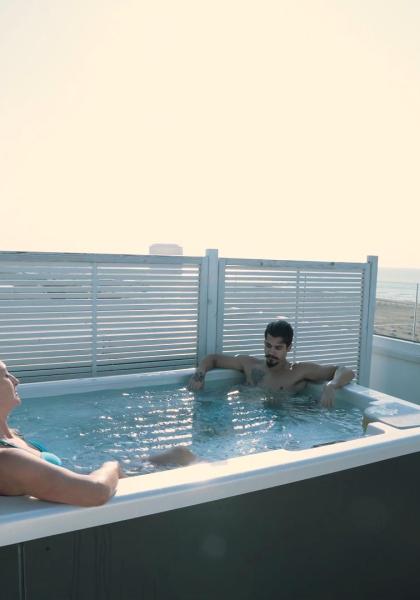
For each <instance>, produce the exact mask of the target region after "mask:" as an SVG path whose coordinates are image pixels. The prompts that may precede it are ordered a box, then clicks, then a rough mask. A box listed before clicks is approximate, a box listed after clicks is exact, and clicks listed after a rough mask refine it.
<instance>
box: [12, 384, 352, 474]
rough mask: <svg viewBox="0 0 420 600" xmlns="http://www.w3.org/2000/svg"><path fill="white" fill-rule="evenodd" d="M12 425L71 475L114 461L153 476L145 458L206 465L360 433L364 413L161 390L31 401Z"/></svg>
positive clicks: (231, 394)
mask: <svg viewBox="0 0 420 600" xmlns="http://www.w3.org/2000/svg"><path fill="white" fill-rule="evenodd" d="M11 425H12V426H13V427H17V428H19V429H20V431H21V432H22V433H23V435H24V436H25V437H26V438H28V439H36V440H39V441H41V442H42V443H44V444H45V445H46V446H47V447H48V449H49V450H51V451H52V452H55V453H56V454H58V455H59V456H60V457H61V458H62V460H63V464H64V465H65V466H68V467H70V468H72V469H75V470H77V471H80V472H86V471H89V470H91V469H94V468H97V467H98V466H99V465H100V464H101V463H102V462H103V461H104V460H111V459H118V460H120V461H121V462H122V463H123V465H124V466H125V469H126V471H127V472H128V473H129V474H137V473H139V472H150V471H153V470H154V469H155V467H153V466H152V465H151V464H150V463H148V462H147V456H148V455H149V454H150V453H156V452H159V451H162V450H166V449H169V448H171V447H173V446H175V445H178V444H182V445H185V446H187V447H188V448H190V449H191V450H192V451H193V452H194V453H195V454H196V455H197V456H198V457H199V458H200V459H202V460H209V461H211V460H220V459H226V458H229V457H233V456H241V455H247V454H252V453H255V452H264V451H267V450H273V449H277V448H285V449H288V450H299V449H302V448H310V447H312V446H314V445H317V444H323V443H329V442H334V441H338V440H348V439H353V438H357V437H360V436H362V435H363V431H362V414H361V412H360V411H359V410H358V409H356V408H354V407H352V406H350V405H345V404H341V405H337V406H336V407H335V408H334V409H333V410H326V409H323V408H321V407H320V406H319V404H318V403H317V401H316V400H315V399H314V398H312V397H311V396H308V395H300V396H294V397H288V396H285V395H284V394H283V395H281V394H273V393H267V392H263V391H262V390H258V389H256V388H249V387H246V386H241V385H239V386H235V387H230V388H226V387H225V388H224V389H220V388H219V389H212V390H210V389H209V390H204V391H202V392H199V393H198V394H195V395H194V394H193V393H191V392H189V391H188V390H187V389H186V388H179V387H178V388H176V387H166V388H154V389H153V390H144V389H139V390H132V389H131V390H127V391H116V390H112V391H105V392H104V391H102V392H91V393H87V394H77V395H71V396H70V395H69V396H60V397H55V398H47V399H32V400H27V401H26V402H25V403H24V404H23V405H22V406H21V407H20V408H18V409H17V410H16V412H15V413H14V415H13V419H12V422H11Z"/></svg>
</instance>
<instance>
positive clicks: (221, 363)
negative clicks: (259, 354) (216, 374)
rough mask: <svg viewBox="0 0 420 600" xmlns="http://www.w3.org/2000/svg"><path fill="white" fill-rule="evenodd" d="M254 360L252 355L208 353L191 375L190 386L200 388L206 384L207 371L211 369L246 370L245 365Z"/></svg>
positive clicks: (194, 389) (191, 388) (190, 387)
mask: <svg viewBox="0 0 420 600" xmlns="http://www.w3.org/2000/svg"><path fill="white" fill-rule="evenodd" d="M252 360H254V359H253V358H252V357H251V356H228V355H226V354H208V355H207V356H206V357H205V358H203V360H202V361H201V362H200V364H199V365H198V367H197V368H196V370H195V373H194V375H193V376H192V377H191V379H190V381H189V384H188V387H189V389H190V390H193V391H196V390H200V389H201V388H202V387H203V386H204V379H205V377H206V373H207V371H211V369H235V370H236V371H242V372H243V371H244V370H245V366H246V364H247V363H249V362H250V361H252Z"/></svg>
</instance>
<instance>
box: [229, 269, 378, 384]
mask: <svg viewBox="0 0 420 600" xmlns="http://www.w3.org/2000/svg"><path fill="white" fill-rule="evenodd" d="M367 266H368V265H367V264H364V263H363V264H360V263H356V264H353V263H341V264H340V263H335V264H334V263H303V262H290V261H258V260H246V261H245V260H235V259H221V260H220V263H219V311H218V315H219V322H218V336H217V350H218V351H219V352H227V353H229V354H251V355H253V356H257V357H262V356H264V349H263V338H264V330H265V327H266V325H267V323H268V322H269V321H272V320H276V319H286V320H287V321H289V322H290V323H291V325H292V326H293V328H294V330H295V339H294V344H293V351H292V352H291V358H292V359H293V360H295V361H316V362H319V363H321V364H329V363H332V364H337V365H346V366H348V367H350V368H352V369H354V370H355V371H356V372H358V371H359V367H360V355H361V352H360V351H361V340H362V328H363V324H364V323H365V325H366V326H367V315H366V314H365V312H366V310H365V311H364V309H366V293H365V284H366V273H367V271H368V270H367Z"/></svg>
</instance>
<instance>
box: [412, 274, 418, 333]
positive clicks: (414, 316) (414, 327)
mask: <svg viewBox="0 0 420 600" xmlns="http://www.w3.org/2000/svg"><path fill="white" fill-rule="evenodd" d="M418 303H419V284H418V283H417V284H416V303H415V305H414V315H413V342H415V341H416V327H417V305H418Z"/></svg>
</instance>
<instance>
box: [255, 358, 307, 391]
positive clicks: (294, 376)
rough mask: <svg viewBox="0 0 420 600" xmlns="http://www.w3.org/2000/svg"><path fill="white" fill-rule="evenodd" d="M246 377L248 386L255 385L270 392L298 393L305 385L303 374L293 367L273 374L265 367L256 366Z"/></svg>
mask: <svg viewBox="0 0 420 600" xmlns="http://www.w3.org/2000/svg"><path fill="white" fill-rule="evenodd" d="M245 376H246V383H247V384H248V385H255V386H257V387H261V388H263V389H266V390H270V391H278V390H285V391H289V392H296V391H299V389H302V388H303V387H304V385H305V382H304V381H303V380H302V377H301V374H300V373H299V372H298V370H297V369H295V368H293V367H291V368H290V369H287V370H286V369H285V370H284V371H281V372H280V373H278V372H277V373H273V372H270V370H269V369H267V368H266V367H265V366H263V365H255V366H252V367H250V368H249V369H247V370H246V372H245Z"/></svg>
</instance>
